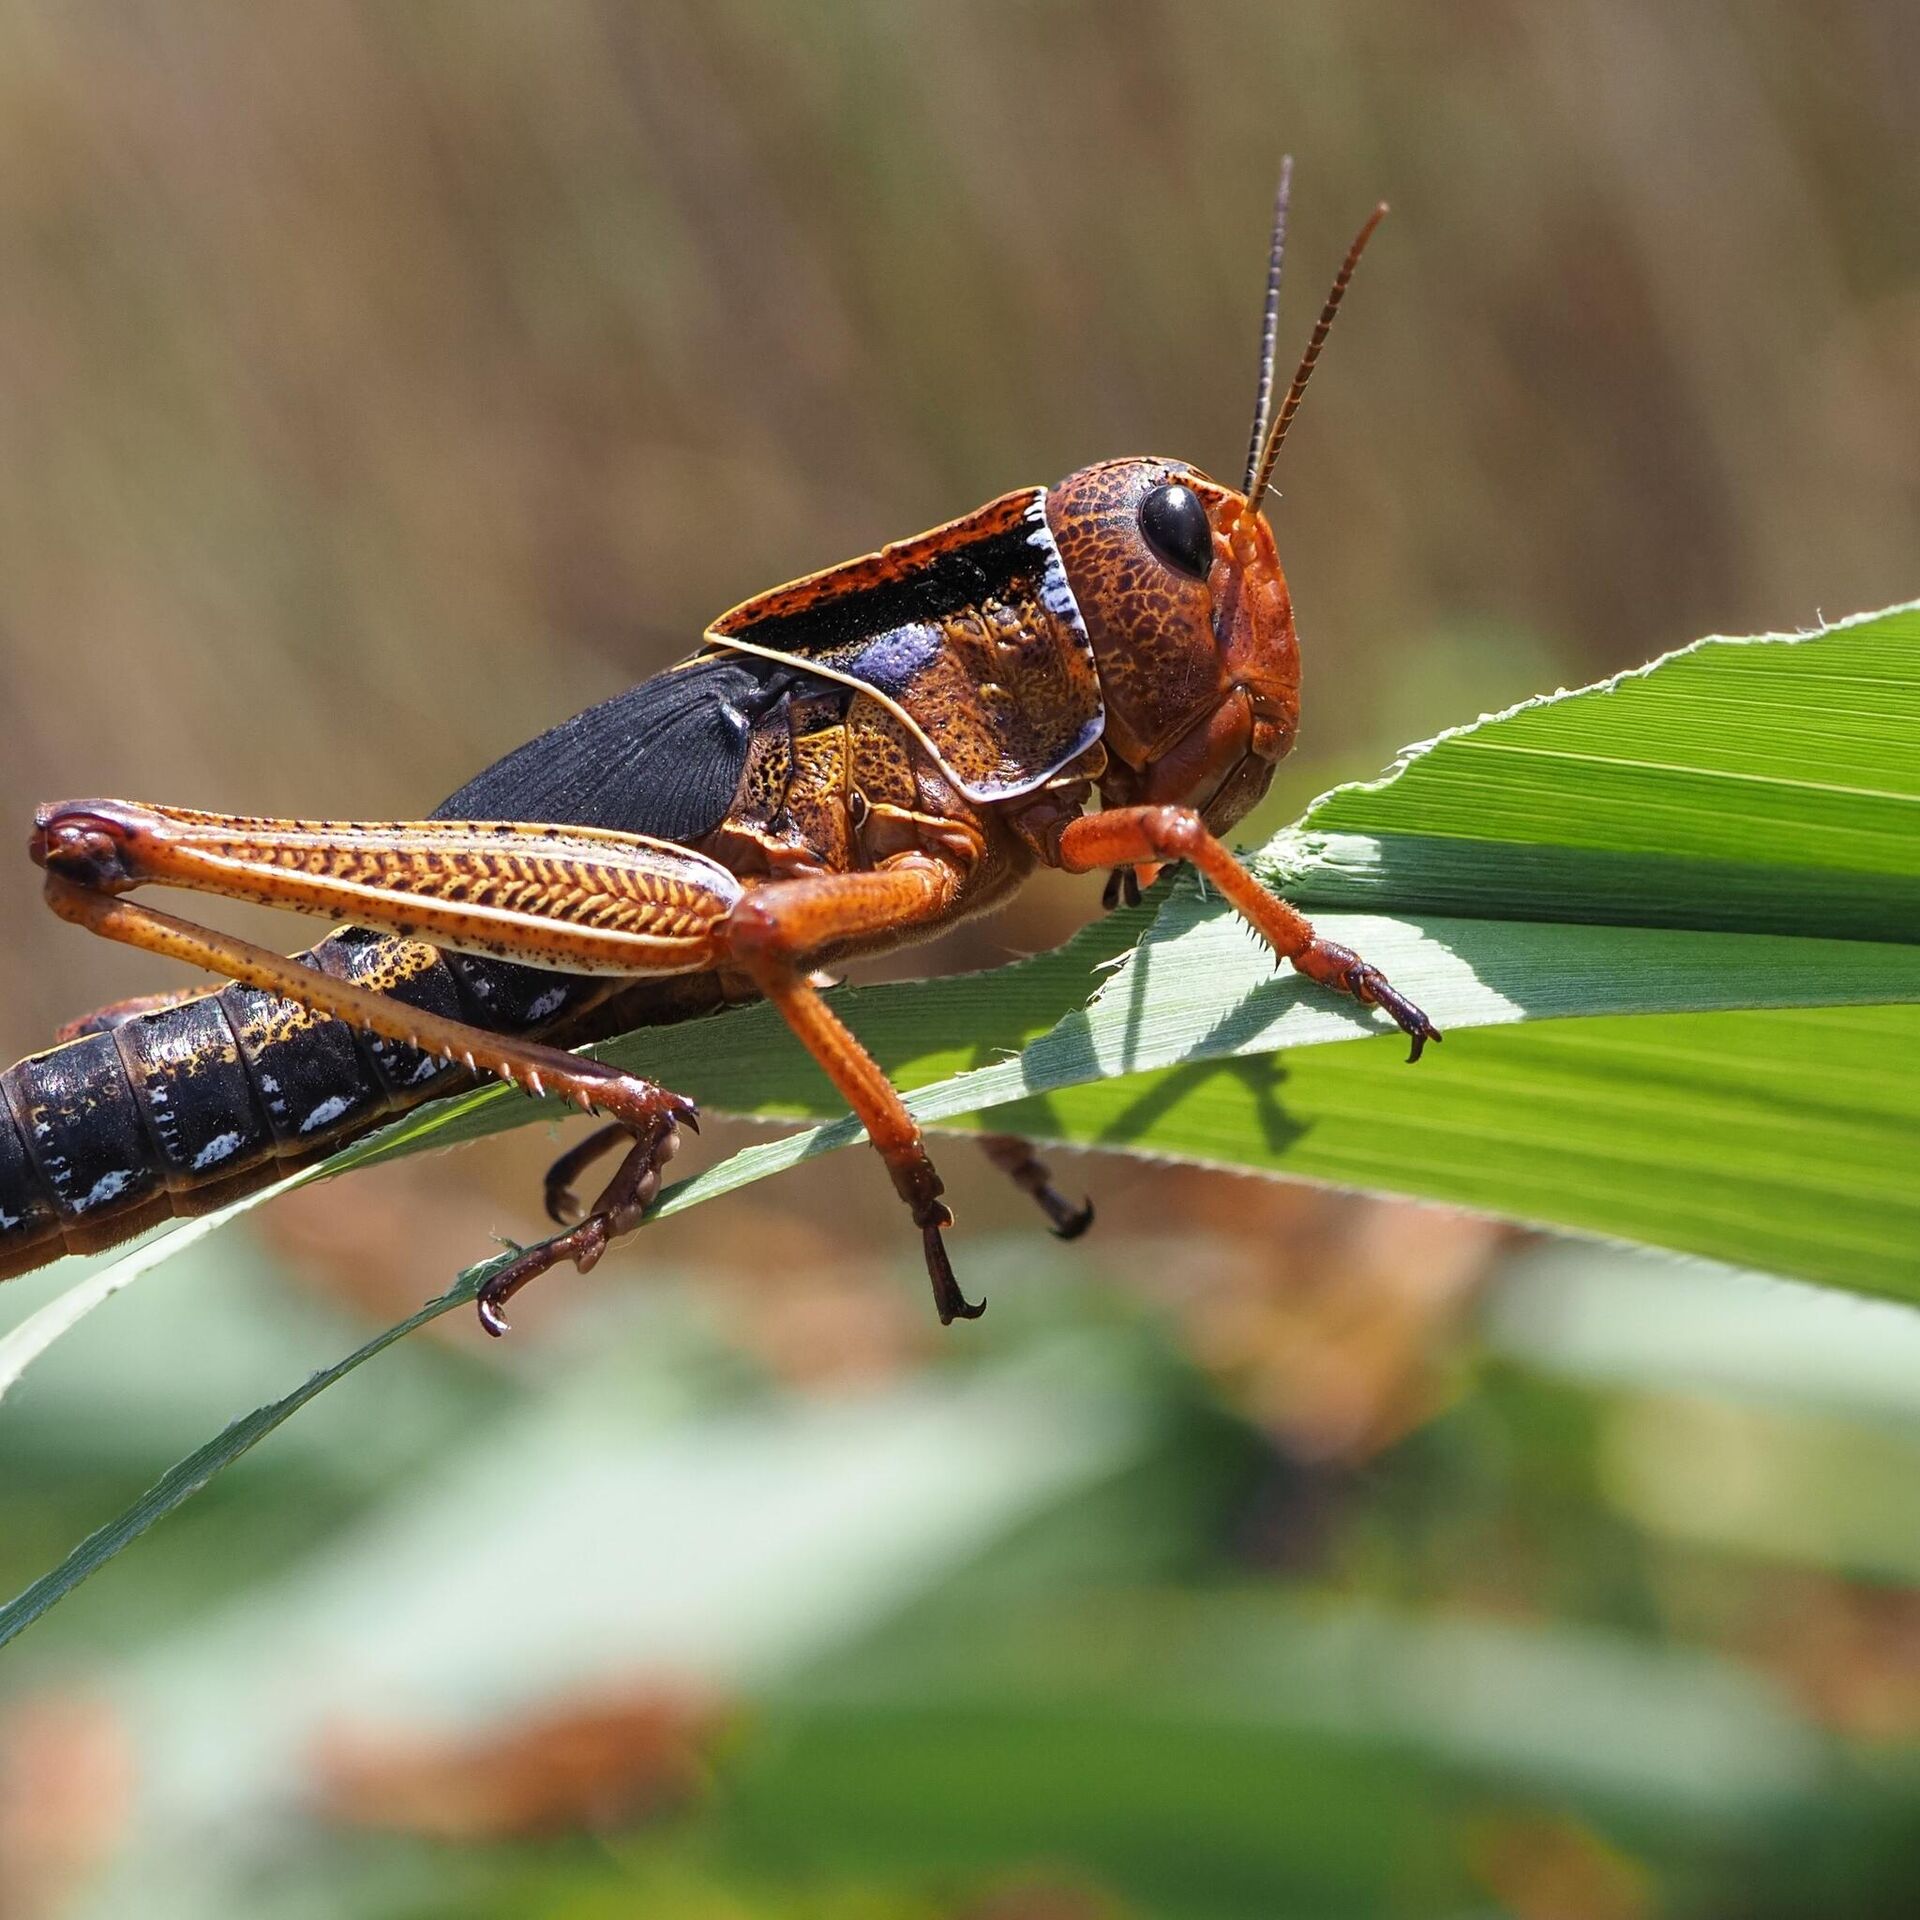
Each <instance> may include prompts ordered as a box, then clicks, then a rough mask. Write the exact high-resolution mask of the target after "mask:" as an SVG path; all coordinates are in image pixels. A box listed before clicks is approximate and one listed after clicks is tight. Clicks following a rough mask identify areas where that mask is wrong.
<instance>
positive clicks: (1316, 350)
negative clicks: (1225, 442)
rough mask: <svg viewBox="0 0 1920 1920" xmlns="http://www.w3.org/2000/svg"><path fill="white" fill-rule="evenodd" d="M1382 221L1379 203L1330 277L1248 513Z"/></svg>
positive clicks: (1251, 490) (1383, 207) (1250, 491)
mask: <svg viewBox="0 0 1920 1920" xmlns="http://www.w3.org/2000/svg"><path fill="white" fill-rule="evenodd" d="M1386 217H1387V203H1386V202H1385V201H1384V200H1382V201H1381V202H1380V204H1379V205H1378V206H1377V207H1375V208H1374V210H1373V211H1372V212H1371V213H1370V214H1368V216H1367V221H1366V224H1365V225H1364V226H1363V227H1362V228H1361V229H1360V231H1359V232H1358V233H1357V234H1355V235H1354V237H1353V245H1352V246H1350V247H1349V248H1348V249H1347V257H1346V259H1344V260H1343V261H1342V262H1341V263H1340V271H1339V272H1338V273H1337V274H1335V275H1334V277H1333V291H1332V292H1331V293H1329V294H1328V295H1327V304H1326V305H1325V306H1324V307H1322V308H1321V309H1320V318H1319V319H1318V320H1317V321H1316V322H1315V323H1314V328H1313V335H1312V338H1311V339H1309V340H1308V342H1307V350H1306V352H1305V353H1303V354H1302V355H1301V356H1300V368H1299V371H1298V372H1297V373H1295V375H1294V376H1293V385H1292V386H1290V387H1289V388H1288V389H1287V397H1286V399H1285V400H1283V401H1282V402H1281V403H1280V417H1279V419H1277V420H1276V421H1275V422H1274V423H1273V432H1272V434H1271V436H1270V437H1269V438H1268V441H1267V445H1266V451H1265V452H1264V453H1262V454H1261V456H1260V466H1259V469H1258V471H1257V472H1256V473H1255V474H1254V476H1253V482H1252V484H1251V485H1250V486H1249V487H1248V488H1247V509H1248V511H1249V512H1251V513H1258V512H1259V511H1260V501H1261V499H1262V497H1263V496H1264V495H1265V493H1266V491H1267V482H1268V481H1269V480H1271V479H1272V478H1273V463H1274V462H1275V461H1276V460H1277V459H1279V457H1280V448H1281V445H1282V444H1283V443H1284V441H1285V440H1286V437H1287V429H1288V428H1289V427H1290V426H1292V425H1293V416H1294V415H1295V414H1296V413H1298V412H1299V411H1300V396H1301V395H1302V394H1304V393H1305V392H1306V390H1307V382H1308V381H1309V380H1311V379H1312V378H1313V369H1314V366H1315V364H1316V363H1317V362H1318V361H1319V358H1320V349H1321V348H1322V347H1324V346H1325V345H1326V344H1327V335H1328V333H1329V332H1330V331H1331V330H1332V327H1333V316H1334V315H1335V314H1336V313H1338V312H1339V311H1340V302H1341V301H1342V300H1344V299H1345V298H1346V297H1347V285H1348V282H1349V281H1351V280H1352V278H1353V270H1354V268H1355V267H1357V266H1358V265H1359V264H1360V256H1361V255H1362V254H1363V253H1365V252H1366V250H1367V242H1368V241H1369V240H1371V239H1372V238H1373V232H1374V229H1375V228H1376V227H1377V226H1379V224H1380V222H1381V221H1382V220H1384V219H1385V218H1386Z"/></svg>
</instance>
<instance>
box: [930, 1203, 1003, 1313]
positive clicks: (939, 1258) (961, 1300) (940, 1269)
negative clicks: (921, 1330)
mask: <svg viewBox="0 0 1920 1920" xmlns="http://www.w3.org/2000/svg"><path fill="white" fill-rule="evenodd" d="M941 1212H943V1213H944V1212H946V1209H945V1208H944V1207H943V1208H941ZM920 1237H921V1240H922V1242H923V1243H924V1244H925V1247H926V1250H927V1278H928V1279H929V1280H931V1281H932V1282H933V1304H934V1309H935V1311H936V1312H937V1313H938V1314H939V1315H940V1324H941V1325H942V1326H943V1327H950V1326H952V1325H953V1323H954V1322H955V1321H956V1320H978V1319H979V1318H980V1316H981V1315H982V1314H983V1313H985V1312H986V1310H987V1303H986V1302H985V1301H984V1300H982V1301H980V1302H979V1303H978V1305H976V1304H975V1303H974V1302H973V1301H971V1300H969V1299H968V1298H967V1296H966V1295H965V1294H964V1293H962V1292H961V1291H960V1282H959V1281H958V1280H957V1279H955V1278H954V1273H953V1265H952V1263H951V1262H950V1261H949V1260H948V1259H947V1243H946V1242H945V1241H944V1240H942V1239H941V1237H940V1229H939V1228H938V1227H937V1226H926V1227H922V1228H921V1229H920Z"/></svg>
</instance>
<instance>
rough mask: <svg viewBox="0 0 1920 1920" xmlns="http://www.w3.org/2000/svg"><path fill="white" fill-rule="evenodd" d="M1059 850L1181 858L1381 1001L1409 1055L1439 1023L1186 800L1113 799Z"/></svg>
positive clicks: (1298, 950) (1278, 947)
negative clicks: (1253, 867)
mask: <svg viewBox="0 0 1920 1920" xmlns="http://www.w3.org/2000/svg"><path fill="white" fill-rule="evenodd" d="M1057 844H1058V858H1059V862H1060V864H1061V866H1063V867H1064V868H1065V869H1066V870H1067V871H1068V872H1069V873H1091V872H1093V871H1095V870H1096V869H1098V868H1100V867H1121V866H1131V865H1139V864H1143V863H1148V862H1152V861H1156V860H1185V861H1186V862H1187V863H1188V864H1189V865H1190V866H1193V867H1196V868H1198V869H1199V871H1200V872H1201V873H1203V874H1205V875H1206V877H1207V878H1208V880H1210V881H1211V882H1212V883H1213V885H1214V886H1216V887H1217V888H1219V890H1220V891H1221V892H1222V893H1223V894H1225V895H1226V897H1227V899H1228V900H1229V901H1230V902H1231V903H1232V904H1233V906H1234V907H1235V909H1236V910H1237V911H1238V912H1239V913H1240V915H1241V917H1242V918H1243V919H1245V920H1247V921H1249V922H1250V923H1251V924H1252V926H1253V927H1254V928H1255V930H1256V931H1258V932H1259V933H1260V934H1261V935H1263V936H1264V938H1265V939H1266V940H1267V942H1268V943H1269V944H1270V945H1271V946H1272V948H1273V950H1274V951H1275V952H1276V953H1277V954H1279V955H1280V957H1281V958H1282V959H1283V960H1286V961H1287V962H1289V963H1290V964H1291V965H1292V966H1293V967H1295V968H1296V969H1297V970H1298V971H1299V972H1301V973H1304V974H1305V975H1306V976H1307V978H1308V979H1309V980H1316V981H1318V982H1319V983H1320V985H1322V986H1323V987H1331V988H1333V989H1334V990H1335V992H1338V993H1349V994H1351V995H1352V996H1353V997H1354V998H1355V999H1356V1000H1358V1001H1359V1002H1360V1004H1361V1005H1362V1006H1363V1007H1379V1008H1380V1009H1381V1010H1382V1011H1383V1012H1385V1013H1387V1014H1389V1015H1391V1017H1392V1019H1393V1023H1394V1025H1395V1026H1397V1027H1398V1028H1399V1029H1400V1030H1401V1032H1402V1033H1405V1034H1407V1035H1408V1036H1410V1038H1411V1039H1412V1041H1413V1050H1412V1051H1411V1052H1410V1053H1409V1054H1408V1056H1407V1058H1408V1059H1409V1060H1418V1059H1419V1058H1420V1053H1421V1050H1422V1048H1424V1047H1425V1046H1426V1044H1427V1042H1428V1041H1429V1040H1435V1041H1437V1040H1439V1039H1440V1037H1441V1035H1440V1029H1439V1028H1438V1027H1436V1026H1435V1025H1434V1024H1433V1022H1432V1021H1431V1020H1429V1019H1428V1018H1427V1016H1426V1015H1425V1014H1424V1013H1422V1012H1421V1011H1420V1009H1419V1008H1418V1007H1416V1006H1415V1005H1414V1004H1413V1002H1412V1001H1411V1000H1409V999H1408V998H1407V997H1406V995H1405V994H1403V993H1401V992H1399V991H1398V990H1397V989H1396V988H1395V987H1394V986H1392V985H1391V984H1390V983H1389V981H1388V979H1387V977H1386V975H1385V974H1383V973H1382V972H1381V971H1380V969H1379V968H1378V967H1375V966H1370V965H1369V964H1368V963H1367V962H1366V961H1365V960H1363V959H1361V957H1360V956H1359V955H1358V954H1357V953H1355V952H1354V951H1353V949H1352V948H1351V947H1343V946H1340V945H1339V944H1338V943H1337V942H1335V941H1332V940H1323V939H1321V937H1320V936H1319V935H1318V934H1317V933H1315V932H1314V930H1313V926H1312V923H1311V922H1310V921H1309V920H1307V918H1306V917H1305V916H1304V915H1303V914H1301V913H1299V912H1297V911H1296V910H1295V909H1294V908H1292V907H1290V906H1288V905H1287V903H1286V902H1285V901H1284V900H1282V899H1281V898H1280V897H1279V895H1277V894H1274V893H1269V892H1268V891H1267V889H1266V888H1265V887H1263V886H1262V885H1261V884H1260V882H1259V881H1258V880H1256V879H1255V878H1254V877H1253V875H1252V874H1250V873H1249V872H1248V871H1247V870H1246V868H1245V867H1243V866H1242V865H1241V864H1240V862H1239V861H1238V860H1236V859H1235V858H1234V856H1233V854H1232V852H1231V851H1230V850H1229V849H1228V848H1227V847H1226V846H1225V845H1224V844H1223V843H1222V842H1221V841H1219V840H1217V839H1215V837H1214V836H1213V834H1212V833H1211V832H1209V831H1208V829H1207V825H1206V822H1205V821H1204V820H1202V819H1201V818H1200V816H1199V814H1197V813H1195V812H1194V810H1193V809H1192V808H1191V807H1114V808H1111V809H1109V810H1108V811H1107V812H1105V813H1090V814H1082V815H1081V816H1080V817H1079V818H1078V819H1075V820H1071V821H1069V822H1068V823H1067V825H1066V826H1065V827H1064V828H1062V829H1061V831H1060V834H1059V838H1058V843H1057Z"/></svg>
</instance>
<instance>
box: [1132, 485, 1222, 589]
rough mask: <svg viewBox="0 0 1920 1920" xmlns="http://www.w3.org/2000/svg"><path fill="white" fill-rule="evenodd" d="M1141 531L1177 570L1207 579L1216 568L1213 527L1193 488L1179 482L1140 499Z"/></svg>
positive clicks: (1151, 544) (1194, 577)
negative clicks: (1214, 565)
mask: <svg viewBox="0 0 1920 1920" xmlns="http://www.w3.org/2000/svg"><path fill="white" fill-rule="evenodd" d="M1140 531H1141V532H1142V533H1144V534H1145V535H1146V536H1147V545H1148V546H1150V547H1151V548H1152V549H1153V550H1154V552H1155V553H1156V554H1157V555H1158V556H1159V557H1160V559H1162V560H1163V561H1165V562H1166V564H1167V565H1168V566H1170V567H1171V568H1172V569H1173V570H1174V572H1175V573H1184V574H1185V575H1186V576H1187V577H1188V578H1189V579H1190V580H1204V579H1205V578H1206V577H1207V575H1208V574H1209V573H1211V572H1212V571H1213V529H1212V527H1210V526H1209V525H1208V524H1207V510H1206V508H1205V507H1203V506H1202V505H1201V504H1200V496H1199V495H1198V494H1197V493H1195V492H1194V490H1193V489H1192V488H1191V487H1183V486H1181V485H1180V484H1179V483H1178V482H1177V481H1176V482H1174V483H1173V484H1171V485H1169V486H1164V487H1155V488H1154V490H1153V491H1152V492H1151V493H1150V494H1148V495H1147V497H1146V498H1145V499H1144V500H1142V501H1141V502H1140Z"/></svg>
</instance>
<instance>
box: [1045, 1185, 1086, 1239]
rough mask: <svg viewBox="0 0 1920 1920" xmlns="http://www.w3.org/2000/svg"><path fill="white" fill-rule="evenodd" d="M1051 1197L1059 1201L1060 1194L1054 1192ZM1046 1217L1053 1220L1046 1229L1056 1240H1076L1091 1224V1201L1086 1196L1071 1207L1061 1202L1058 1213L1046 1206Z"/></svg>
mask: <svg viewBox="0 0 1920 1920" xmlns="http://www.w3.org/2000/svg"><path fill="white" fill-rule="evenodd" d="M1053 1198H1054V1199H1055V1200H1056V1201H1059V1198H1060V1196H1059V1195H1058V1194H1055V1195H1054V1196H1053ZM1047 1217H1048V1218H1049V1219H1050V1220H1051V1221H1052V1222H1053V1225H1052V1226H1051V1227H1050V1228H1049V1229H1048V1231H1049V1232H1051V1233H1052V1235H1053V1237H1054V1238H1055V1239H1056V1240H1078V1239H1079V1238H1080V1236H1081V1235H1082V1234H1083V1233H1085V1232H1086V1230H1087V1229H1088V1228H1089V1227H1090V1226H1092V1225H1093V1201H1092V1199H1091V1198H1088V1199H1085V1200H1082V1201H1081V1202H1080V1204H1079V1205H1078V1206H1077V1207H1071V1208H1069V1207H1067V1206H1066V1205H1065V1204H1064V1202H1062V1203H1061V1210H1060V1211H1059V1212H1058V1213H1056V1212H1055V1211H1054V1209H1053V1208H1052V1207H1048V1208H1047Z"/></svg>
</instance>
